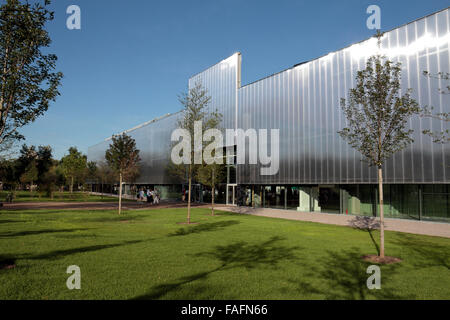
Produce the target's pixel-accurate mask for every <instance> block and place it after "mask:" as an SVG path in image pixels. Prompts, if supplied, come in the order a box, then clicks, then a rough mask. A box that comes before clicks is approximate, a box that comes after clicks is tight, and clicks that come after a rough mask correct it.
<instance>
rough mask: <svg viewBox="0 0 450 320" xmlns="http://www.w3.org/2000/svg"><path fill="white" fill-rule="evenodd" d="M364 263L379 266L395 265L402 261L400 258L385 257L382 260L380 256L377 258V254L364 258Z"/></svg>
mask: <svg viewBox="0 0 450 320" xmlns="http://www.w3.org/2000/svg"><path fill="white" fill-rule="evenodd" d="M362 259H363V260H364V261H367V262H372V263H379V264H393V263H399V262H401V261H402V259H400V258H396V257H386V256H385V257H384V258H381V257H380V256H377V255H375V254H368V255H365V256H363V257H362Z"/></svg>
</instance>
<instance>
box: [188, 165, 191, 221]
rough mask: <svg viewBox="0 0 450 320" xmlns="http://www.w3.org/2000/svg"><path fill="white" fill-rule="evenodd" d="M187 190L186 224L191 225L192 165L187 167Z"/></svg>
mask: <svg viewBox="0 0 450 320" xmlns="http://www.w3.org/2000/svg"><path fill="white" fill-rule="evenodd" d="M188 179H189V189H188V212H187V223H188V224H190V223H191V182H192V165H191V164H190V165H189V176H188Z"/></svg>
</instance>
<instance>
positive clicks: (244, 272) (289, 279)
mask: <svg viewBox="0 0 450 320" xmlns="http://www.w3.org/2000/svg"><path fill="white" fill-rule="evenodd" d="M207 213H209V210H207V209H194V210H193V221H196V222H198V223H199V224H197V225H192V226H186V225H179V224H177V222H182V221H184V220H185V214H186V210H185V209H161V210H148V211H127V212H125V213H124V214H123V215H122V216H118V215H117V213H116V212H115V211H84V212H81V211H80V212H78V211H48V210H42V211H21V212H19V211H14V212H13V211H0V248H1V251H0V260H2V261H9V262H14V263H15V264H16V268H14V269H8V270H6V269H4V270H0V299H141V298H143V299H449V298H450V269H449V268H450V239H445V238H437V237H427V236H418V235H411V234H405V233H396V232H386V251H387V252H386V253H387V255H391V256H396V257H400V258H401V259H403V262H402V263H400V264H395V265H389V266H382V267H381V273H382V274H381V276H382V289H381V290H368V289H367V287H366V279H367V277H368V276H369V275H367V274H366V268H367V266H368V265H369V264H368V263H365V262H362V261H361V259H360V256H361V255H363V254H370V253H372V254H374V253H376V252H377V249H376V246H375V243H374V242H373V241H372V238H371V236H370V234H369V233H368V232H366V231H361V230H355V229H351V228H347V227H338V226H331V225H321V224H316V223H309V222H299V221H288V220H281V219H270V218H264V217H256V216H247V215H238V214H231V213H221V214H220V215H218V216H215V217H210V216H208V215H207ZM378 236H379V234H378V232H374V233H373V237H374V239H376V240H378ZM70 265H78V266H79V267H80V268H81V290H68V289H67V288H66V280H67V277H68V276H69V275H68V274H66V269H67V267H68V266H70Z"/></svg>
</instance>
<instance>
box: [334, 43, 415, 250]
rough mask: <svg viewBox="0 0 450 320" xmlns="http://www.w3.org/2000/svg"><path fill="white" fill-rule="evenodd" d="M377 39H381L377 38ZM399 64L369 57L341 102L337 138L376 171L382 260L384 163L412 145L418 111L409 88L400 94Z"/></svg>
mask: <svg viewBox="0 0 450 320" xmlns="http://www.w3.org/2000/svg"><path fill="white" fill-rule="evenodd" d="M379 39H380V37H379ZM400 80H401V64H400V63H396V64H394V63H393V62H392V61H390V60H388V59H387V58H386V57H384V56H381V55H375V56H371V57H370V58H369V59H368V61H367V63H366V68H365V69H364V70H362V71H359V72H358V74H357V76H356V87H355V88H354V89H351V90H350V92H349V99H348V101H346V100H345V99H341V108H342V110H343V112H344V114H345V116H346V118H347V126H348V127H346V128H344V129H343V130H341V131H339V134H340V136H341V137H342V138H343V139H344V140H346V141H347V142H348V143H349V144H350V145H351V146H352V147H353V148H355V149H356V150H358V151H359V152H360V153H361V154H362V155H363V157H364V158H365V159H366V160H367V161H368V163H369V165H370V166H376V167H377V168H378V192H379V205H380V233H381V235H380V257H381V258H384V224H383V223H384V211H383V164H384V163H385V161H386V160H387V159H388V158H390V157H391V156H392V155H393V154H394V153H396V152H398V151H400V150H402V149H404V148H405V147H406V146H408V145H409V144H410V143H412V142H413V139H412V137H411V135H412V133H413V130H409V129H408V128H407V124H408V120H409V119H410V117H412V116H413V115H415V114H418V113H419V112H420V109H419V107H418V104H417V102H416V101H415V100H414V99H412V98H411V89H409V90H407V91H406V92H405V93H404V95H400Z"/></svg>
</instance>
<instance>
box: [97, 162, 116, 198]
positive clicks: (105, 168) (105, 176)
mask: <svg viewBox="0 0 450 320" xmlns="http://www.w3.org/2000/svg"><path fill="white" fill-rule="evenodd" d="M97 176H98V178H99V179H100V184H101V189H100V193H101V197H103V185H104V184H107V183H113V182H114V172H113V170H112V169H111V167H110V166H109V165H108V163H107V162H105V161H100V162H99V163H98V165H97Z"/></svg>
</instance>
